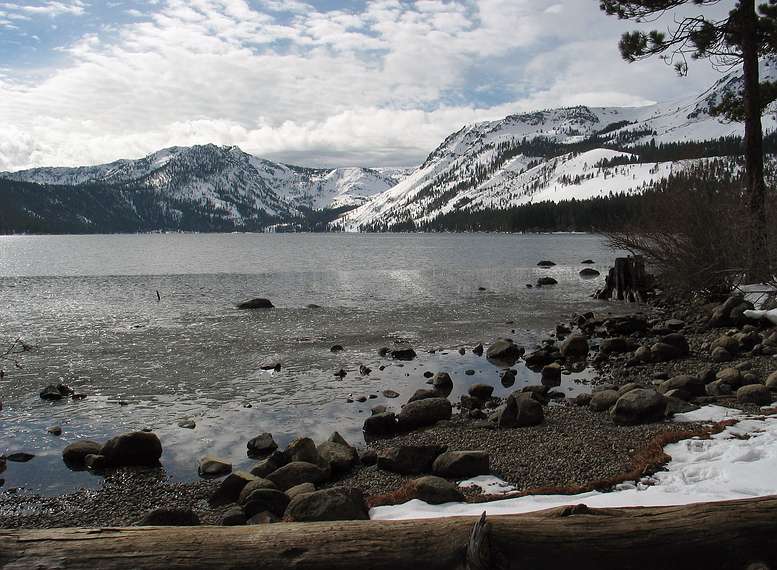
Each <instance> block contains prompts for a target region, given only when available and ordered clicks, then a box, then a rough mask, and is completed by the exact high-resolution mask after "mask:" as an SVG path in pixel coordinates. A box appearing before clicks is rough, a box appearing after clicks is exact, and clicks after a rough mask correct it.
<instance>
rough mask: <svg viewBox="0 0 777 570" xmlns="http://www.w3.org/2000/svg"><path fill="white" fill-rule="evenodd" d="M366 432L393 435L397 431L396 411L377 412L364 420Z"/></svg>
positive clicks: (377, 434) (375, 434) (374, 434)
mask: <svg viewBox="0 0 777 570" xmlns="http://www.w3.org/2000/svg"><path fill="white" fill-rule="evenodd" d="M363 429H364V433H366V434H368V435H373V436H387V435H393V434H394V433H396V431H397V417H396V415H395V414H394V412H384V413H382V414H375V415H374V416H370V417H368V418H367V419H365V420H364V427H363Z"/></svg>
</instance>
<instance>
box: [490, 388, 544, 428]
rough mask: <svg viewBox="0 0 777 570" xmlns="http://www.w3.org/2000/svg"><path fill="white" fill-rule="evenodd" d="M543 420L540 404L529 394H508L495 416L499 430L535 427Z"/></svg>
mask: <svg viewBox="0 0 777 570" xmlns="http://www.w3.org/2000/svg"><path fill="white" fill-rule="evenodd" d="M544 419H545V412H544V411H543V409H542V404H540V403H539V402H538V401H537V400H535V399H534V398H533V397H532V394H531V393H518V394H515V393H513V394H510V395H509V396H508V397H507V400H506V401H505V404H504V407H503V408H502V410H501V411H500V412H499V415H498V416H497V425H498V426H499V427H500V428H515V427H528V426H536V425H539V424H541V423H542V420H544Z"/></svg>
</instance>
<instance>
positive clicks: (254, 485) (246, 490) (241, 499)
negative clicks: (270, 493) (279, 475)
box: [237, 477, 278, 505]
mask: <svg viewBox="0 0 777 570" xmlns="http://www.w3.org/2000/svg"><path fill="white" fill-rule="evenodd" d="M259 489H275V490H277V489H278V487H276V486H275V483H273V482H272V481H270V480H269V479H264V478H262V477H258V478H256V479H253V480H251V481H249V482H248V483H246V485H245V487H243V488H242V489H241V490H240V494H239V495H238V496H237V502H238V504H241V505H242V504H244V503H245V502H246V500H247V499H248V497H249V496H250V495H251V493H253V492H254V491H258V490H259Z"/></svg>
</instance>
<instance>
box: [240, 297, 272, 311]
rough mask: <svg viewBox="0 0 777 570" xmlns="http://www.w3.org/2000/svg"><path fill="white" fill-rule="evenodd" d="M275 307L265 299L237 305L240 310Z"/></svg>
mask: <svg viewBox="0 0 777 570" xmlns="http://www.w3.org/2000/svg"><path fill="white" fill-rule="evenodd" d="M274 307H275V305H273V304H272V303H271V302H270V300H269V299H263V298H256V299H249V300H248V301H243V302H242V303H238V305H237V308H238V309H272V308H274Z"/></svg>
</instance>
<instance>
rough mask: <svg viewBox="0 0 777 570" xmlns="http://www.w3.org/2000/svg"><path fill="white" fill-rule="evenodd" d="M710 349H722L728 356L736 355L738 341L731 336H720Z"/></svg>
mask: <svg viewBox="0 0 777 570" xmlns="http://www.w3.org/2000/svg"><path fill="white" fill-rule="evenodd" d="M710 348H711V349H712V350H713V351H714V350H715V349H716V348H723V349H725V350H726V351H728V352H729V353H730V354H736V353H737V352H739V341H738V340H737V339H736V338H734V337H733V336H728V335H725V334H724V335H721V336H719V337H718V338H717V339H716V340H715V341H713V343H712V344H711V345H710Z"/></svg>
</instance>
